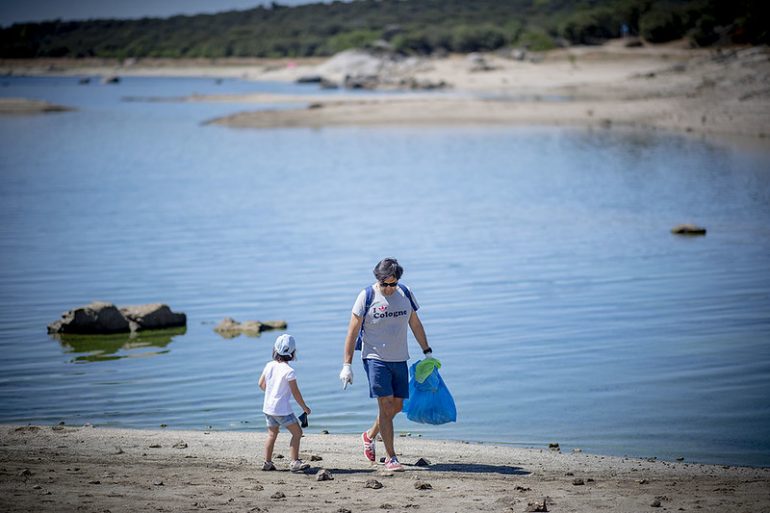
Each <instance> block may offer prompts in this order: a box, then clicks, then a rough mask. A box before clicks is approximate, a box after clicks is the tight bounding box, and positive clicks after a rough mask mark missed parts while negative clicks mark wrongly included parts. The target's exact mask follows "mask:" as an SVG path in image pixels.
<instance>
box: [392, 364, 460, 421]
mask: <svg viewBox="0 0 770 513" xmlns="http://www.w3.org/2000/svg"><path fill="white" fill-rule="evenodd" d="M418 363H420V362H419V361H418V362H415V363H413V364H412V366H411V367H410V368H409V376H410V377H409V399H407V400H406V401H404V408H403V410H402V411H403V412H404V413H406V418H408V419H409V420H411V421H412V422H419V423H421V424H446V423H447V422H457V408H455V400H454V399H453V398H452V394H451V393H449V389H448V388H447V386H446V384H445V383H444V380H443V379H441V374H439V373H438V368H434V369H433V372H431V373H430V374H429V375H428V377H427V378H425V381H423V382H422V383H420V382H418V381H417V379H416V377H415V374H416V368H417V364H418Z"/></svg>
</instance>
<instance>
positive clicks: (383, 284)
mask: <svg viewBox="0 0 770 513" xmlns="http://www.w3.org/2000/svg"><path fill="white" fill-rule="evenodd" d="M380 285H381V286H383V287H395V286H396V285H398V282H397V281H394V282H393V283H385V282H384V281H381V282H380Z"/></svg>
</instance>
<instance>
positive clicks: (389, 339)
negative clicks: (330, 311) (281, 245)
mask: <svg viewBox="0 0 770 513" xmlns="http://www.w3.org/2000/svg"><path fill="white" fill-rule="evenodd" d="M403 273H404V269H403V268H402V267H401V266H400V265H399V263H398V261H397V260H396V259H395V258H386V259H384V260H382V261H381V262H379V263H378V264H377V266H375V268H374V277H375V278H376V280H377V281H376V282H375V283H374V284H373V285H371V286H370V287H367V288H366V289H364V290H362V291H361V292H360V293H359V294H358V297H357V298H356V302H355V303H354V304H353V311H352V314H351V316H350V324H349V325H348V333H347V336H346V337H345V351H344V356H343V365H342V371H341V372H340V380H342V383H343V386H345V387H347V385H348V384H352V383H353V371H352V370H351V364H352V362H353V353H354V351H355V350H356V349H359V347H357V343H359V344H360V349H361V359H362V361H363V365H364V370H365V372H366V377H367V378H368V380H369V397H372V398H376V399H377V408H378V413H377V418H375V420H374V423H373V424H372V426H371V427H370V428H369V429H368V430H366V431H364V432H363V433H361V440H362V442H363V450H364V456H365V457H366V458H367V459H368V460H369V461H372V462H374V461H376V448H375V441H376V439H377V434H378V433H379V434H380V435H381V436H382V442H383V445H384V446H385V452H386V454H387V457H386V458H385V468H386V469H388V470H392V471H402V470H403V467H402V466H401V464H400V463H399V462H398V458H397V457H396V451H395V449H394V447H393V438H394V436H393V418H394V417H395V416H396V415H397V414H398V412H400V411H401V408H402V407H403V404H404V399H407V398H408V397H409V369H408V366H407V363H406V362H407V360H408V359H409V350H408V347H407V326H409V328H410V329H411V330H412V333H413V334H414V338H415V339H416V340H417V343H418V344H419V345H420V348H421V349H422V352H423V354H424V355H425V356H426V358H432V357H433V355H432V350H431V348H430V346H429V345H428V338H427V337H426V335H425V329H424V328H423V325H422V322H421V321H420V318H419V317H418V316H417V310H418V309H419V305H418V304H417V300H416V299H415V298H414V295H413V294H412V291H411V290H410V289H409V288H408V287H407V286H406V285H403V284H401V283H399V280H400V279H401V275H402V274H403Z"/></svg>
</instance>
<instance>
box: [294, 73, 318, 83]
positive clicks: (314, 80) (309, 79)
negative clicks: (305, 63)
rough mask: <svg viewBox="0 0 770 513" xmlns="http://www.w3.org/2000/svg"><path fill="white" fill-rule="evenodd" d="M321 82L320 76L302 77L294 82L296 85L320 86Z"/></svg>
mask: <svg viewBox="0 0 770 513" xmlns="http://www.w3.org/2000/svg"><path fill="white" fill-rule="evenodd" d="M322 81H323V77H322V76H321V75H302V76H301V77H299V78H297V80H296V82H297V83H298V84H320V83H321V82H322Z"/></svg>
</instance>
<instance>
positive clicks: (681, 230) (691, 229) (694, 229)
mask: <svg viewBox="0 0 770 513" xmlns="http://www.w3.org/2000/svg"><path fill="white" fill-rule="evenodd" d="M671 233H673V234H675V235H706V229H705V228H704V227H702V226H697V225H694V224H678V225H676V226H674V227H673V228H671Z"/></svg>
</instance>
